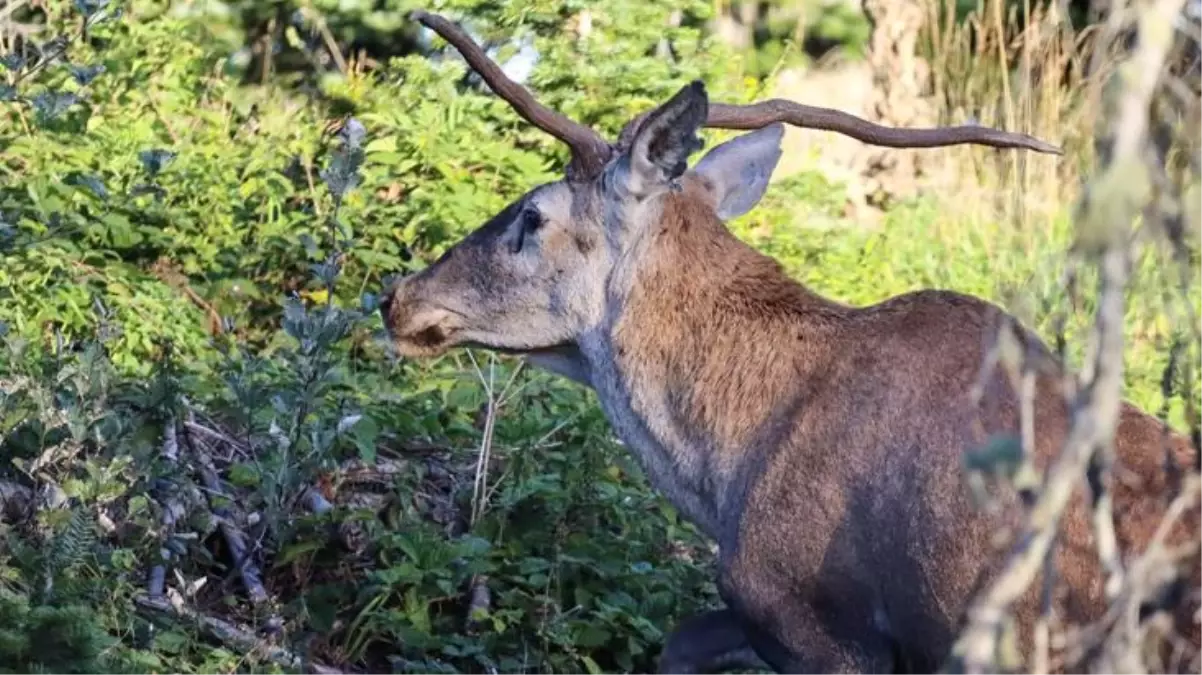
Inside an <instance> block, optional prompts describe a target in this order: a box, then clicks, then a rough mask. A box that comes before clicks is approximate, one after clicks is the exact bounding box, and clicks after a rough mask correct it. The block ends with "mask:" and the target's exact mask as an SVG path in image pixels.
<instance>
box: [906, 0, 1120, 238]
mask: <svg viewBox="0 0 1202 675" xmlns="http://www.w3.org/2000/svg"><path fill="white" fill-rule="evenodd" d="M924 2H925V3H926V5H927V11H928V16H929V18H928V21H927V29H926V32H925V35H924V39H923V40H922V42H921V43H920V44H922V45H923V48H924V49H926V50H927V55H928V60H929V63H930V67H931V75H932V85H933V89H934V100H935V107H936V109H937V112H938V115H939V119H938V123H940V124H964V123H969V122H972V121H975V122H977V123H980V124H983V125H987V126H997V127H1001V128H1005V129H1009V130H1014V131H1021V132H1025V133H1029V134H1032V135H1035V136H1038V137H1041V138H1045V139H1048V140H1050V141H1052V142H1054V143H1058V144H1060V145H1061V147H1062V148H1063V149H1064V153H1065V154H1064V156H1063V157H1053V156H1047V155H1038V154H1035V153H1024V152H994V153H984V152H981V150H980V149H979V148H971V147H964V146H961V147H956V148H949V149H947V150H945V151H943V152H945V153H946V158H945V159H946V161H943V162H942V165H944V166H947V167H954V169H951V170H949V171H947V172H945V173H946V175H945V176H944V177H943V180H942V181H940V185H939V187H940V189H942V190H943V191H944V192H945V193H946V194H948V195H951V196H954V197H955V198H954V199H950V200H948V201H949V202H950V205H951V206H953V207H955V208H960V209H964V208H967V209H970V210H980V209H984V212H979V213H968V214H963V215H968V216H978V217H985V218H989V219H995V218H1000V219H1001V220H1004V221H1010V222H1012V223H1015V224H1017V225H1019V227H1020V229H1022V230H1026V229H1029V228H1031V227H1039V224H1040V223H1041V222H1046V221H1047V219H1048V218H1052V217H1055V216H1057V215H1061V214H1062V213H1063V211H1064V209H1065V208H1066V207H1067V206H1069V205H1071V204H1073V203H1074V202H1075V201H1076V200H1077V197H1078V196H1079V190H1080V185H1081V179H1082V174H1083V173H1085V172H1087V171H1088V167H1090V166H1092V165H1093V164H1094V161H1095V158H1094V148H1093V143H1092V141H1093V137H1094V131H1095V127H1096V124H1097V122H1098V117H1099V112H1098V111H1099V108H1100V106H1099V104H1098V96H1099V92H1100V84H1101V83H1102V82H1104V81H1105V80H1106V78H1107V77H1108V76H1109V74H1110V73H1111V72H1112V69H1113V60H1111V59H1094V58H1092V53H1093V52H1092V45H1093V43H1094V36H1095V33H1096V32H1097V30H1098V29H1097V28H1096V27H1091V28H1089V29H1086V30H1083V31H1080V32H1078V31H1075V30H1074V29H1073V28H1072V26H1070V25H1069V22H1068V21H1067V20H1066V19H1065V17H1063V16H1062V15H1061V14H1060V12H1059V10H1058V8H1057V6H1056V4H1055V3H1053V4H1051V5H1050V6H1047V7H1035V6H1033V5H1032V3H1031V2H1030V0H1026V6H1025V7H1024V8H1023V10H1024V11H1022V12H1020V11H1019V8H1018V6H1014V5H1012V6H1010V7H1009V8H1007V3H1006V2H1005V0H978V3H977V7H976V9H975V10H973V11H972V12H971V13H970V14H969V15H968V17H967V19H966V20H965V21H963V22H956V21H954V20H953V19H954V17H955V11H956V7H955V5H956V3H955V0H924Z"/></svg>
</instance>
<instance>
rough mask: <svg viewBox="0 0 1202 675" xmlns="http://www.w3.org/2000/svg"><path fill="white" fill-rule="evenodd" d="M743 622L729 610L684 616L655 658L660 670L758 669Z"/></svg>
mask: <svg viewBox="0 0 1202 675" xmlns="http://www.w3.org/2000/svg"><path fill="white" fill-rule="evenodd" d="M767 667H768V665H767V664H766V663H764V661H763V659H761V658H759V656H758V655H757V654H756V652H755V649H753V648H752V646H751V641H750V639H749V636H748V635H747V632H746V631H745V630H744V627H743V624H742V623H741V622H740V621H739V619H738V617H737V616H736V615H735V613H734V612H732V611H731V610H729V609H719V610H715V611H712V612H706V613H704V614H698V615H697V616H694V617H690V618H688V619H685V620H684V621H682V622H681V623H680V625H679V626H677V627H676V630H674V631H673V632H672V634H671V635H669V636H668V642H667V644H665V645H664V651H663V653H661V654H660V657H659V672H661V673H716V672H721V671H724V670H733V669H736V668H753V669H757V670H762V669H764V668H767Z"/></svg>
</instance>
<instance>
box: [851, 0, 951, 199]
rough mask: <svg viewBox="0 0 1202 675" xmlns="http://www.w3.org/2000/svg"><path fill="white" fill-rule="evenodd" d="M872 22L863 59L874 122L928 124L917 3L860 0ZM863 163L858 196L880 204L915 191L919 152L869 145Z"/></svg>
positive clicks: (931, 116)
mask: <svg viewBox="0 0 1202 675" xmlns="http://www.w3.org/2000/svg"><path fill="white" fill-rule="evenodd" d="M864 13H865V14H866V15H867V16H868V20H869V21H870V22H871V24H872V38H871V42H870V44H869V52H868V61H869V65H870V66H871V67H872V71H873V89H874V91H875V93H876V96H875V102H874V104H873V105H872V106H871V108H870V110H871V111H872V113H871V114H872V116H873V118H874V121H876V122H878V123H880V124H885V125H889V126H898V127H918V126H923V127H925V126H933V124H934V110H933V107H932V105H931V102H930V99H929V98H928V86H929V83H930V69H929V67H928V66H927V63H926V62H925V61H924V60H923V59H922V58H920V57H919V56H918V53H917V50H918V36H919V33H920V31H921V30H922V27H923V24H924V22H925V21H926V18H927V16H926V11H925V9H924V8H923V6H922V4H921V3H919V2H916V1H914V0H864ZM866 155H867V156H866V161H865V164H864V179H865V185H864V199H865V200H866V201H867V202H868V203H869V204H872V205H873V206H886V205H888V204H889V203H891V202H893V201H896V200H897V199H899V198H906V197H910V196H913V195H915V194H916V193H917V185H918V183H917V181H918V179H919V178H920V177H921V176H922V174H923V166H922V159H923V156H922V153H920V152H916V151H913V150H889V149H885V148H870V149H869V151H868V152H867V153H866Z"/></svg>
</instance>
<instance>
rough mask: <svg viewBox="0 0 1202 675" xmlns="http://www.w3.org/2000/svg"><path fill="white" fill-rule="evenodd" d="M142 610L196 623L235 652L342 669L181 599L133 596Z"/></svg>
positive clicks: (291, 664) (315, 669)
mask: <svg viewBox="0 0 1202 675" xmlns="http://www.w3.org/2000/svg"><path fill="white" fill-rule="evenodd" d="M134 602H136V603H137V605H138V609H139V610H141V611H142V613H143V614H146V615H149V616H151V617H154V618H159V619H162V618H169V619H172V620H174V621H177V622H185V623H189V624H192V625H194V626H195V627H196V628H198V629H199V630H200V631H201V632H202V633H204V634H205V635H206V636H208V637H209V638H210V639H213V640H216V641H218V642H220V643H222V644H224V645H227V646H229V647H231V648H232V651H234V652H235V653H242V654H253V655H255V656H256V657H258V658H261V659H263V660H266V661H269V662H271V663H274V664H276V665H278V666H280V667H282V668H291V669H296V670H301V671H303V672H311V673H320V674H324V673H340V672H342V671H340V670H337V669H334V668H328V667H326V666H322V665H318V664H315V663H312V662H308V661H306V660H305V659H303V658H301V657H300V656H298V655H297V654H295V653H293V652H291V651H289V650H287V649H284V648H283V647H279V646H276V645H272V644H270V643H268V642H266V641H265V640H262V639H261V638H259V637H258V636H256V635H254V634H253V633H251V632H249V631H247V630H245V629H242V628H239V627H238V626H235V625H234V624H232V623H230V622H228V621H223V620H221V619H218V618H216V617H211V616H206V615H204V614H201V613H200V612H197V611H196V610H194V609H191V608H189V607H186V606H185V605H184V604H183V603H182V602H176V603H172V602H168V601H167V600H165V599H162V598H148V597H139V598H136V599H135V600H134Z"/></svg>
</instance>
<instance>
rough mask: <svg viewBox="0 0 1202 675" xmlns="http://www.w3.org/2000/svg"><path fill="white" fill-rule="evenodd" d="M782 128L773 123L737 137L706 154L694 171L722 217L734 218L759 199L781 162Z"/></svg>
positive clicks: (783, 131) (723, 218)
mask: <svg viewBox="0 0 1202 675" xmlns="http://www.w3.org/2000/svg"><path fill="white" fill-rule="evenodd" d="M784 133H785V128H784V126H783V125H781V124H772V125H769V126H766V127H764V128H763V129H757V130H755V131H753V132H751V133H749V134H743V135H742V136H736V137H735V138H732V139H731V140H729V141H727V142H725V143H723V144H722V145H719V146H718V147H716V148H714V149H713V150H710V151H709V152H708V153H706V155H705V157H702V158H701V161H700V162H697V166H696V167H694V169H693V171H694V172H696V173H697V174H698V175H700V176H702V177H704V178H705V179H706V180H707V182H708V183H709V186H710V190H711V191H712V192H713V195H714V208H715V209H716V210H717V211H718V217H719V218H721V219H722V220H730V219H731V218H737V217H739V216H741V215H743V214H744V213H747V212H748V211H750V210H751V209H753V208H755V205H756V204H758V203H759V202H760V199H761V198H762V197H763V196H764V192H765V191H766V190H767V189H768V181H769V180H771V178H772V172H773V171H774V170H776V163H777V162H779V161H780V156H781V149H780V141H781V137H783V136H784Z"/></svg>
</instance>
